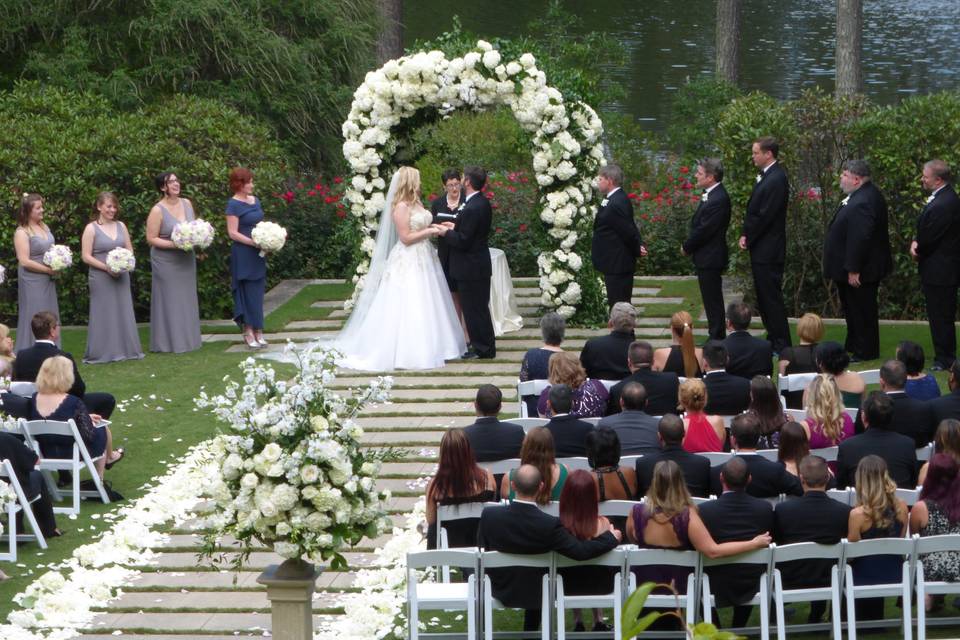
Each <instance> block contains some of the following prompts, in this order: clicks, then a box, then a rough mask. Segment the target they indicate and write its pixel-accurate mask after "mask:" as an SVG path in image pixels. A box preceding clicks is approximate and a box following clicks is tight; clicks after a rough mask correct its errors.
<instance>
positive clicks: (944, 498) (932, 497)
mask: <svg viewBox="0 0 960 640" xmlns="http://www.w3.org/2000/svg"><path fill="white" fill-rule="evenodd" d="M958 474H960V465H958V464H957V461H956V460H955V459H954V458H953V456H951V455H948V454H946V453H935V454H933V455H932V456H931V457H930V462H929V464H928V466H927V477H926V478H925V479H924V481H923V488H922V489H920V499H921V500H924V501H927V500H929V501H931V502H936V503H937V504H938V505H939V506H940V508H941V509H942V510H943V512H944V513H945V514H947V518H948V519H949V520H950V523H951V524H953V523H955V522H957V521H958V520H960V482H958Z"/></svg>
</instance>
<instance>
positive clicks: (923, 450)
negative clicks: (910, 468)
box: [917, 442, 933, 460]
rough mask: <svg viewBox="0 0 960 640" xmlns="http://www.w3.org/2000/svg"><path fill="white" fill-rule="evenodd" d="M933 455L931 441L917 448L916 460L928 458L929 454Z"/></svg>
mask: <svg viewBox="0 0 960 640" xmlns="http://www.w3.org/2000/svg"><path fill="white" fill-rule="evenodd" d="M932 455H933V443H932V442H931V443H930V444H928V445H927V446H925V447H920V448H919V449H917V460H929V459H930V456H932Z"/></svg>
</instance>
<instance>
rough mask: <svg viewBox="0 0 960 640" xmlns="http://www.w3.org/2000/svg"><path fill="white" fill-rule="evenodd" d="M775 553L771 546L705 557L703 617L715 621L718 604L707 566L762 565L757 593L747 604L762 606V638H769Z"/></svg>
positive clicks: (702, 561)
mask: <svg viewBox="0 0 960 640" xmlns="http://www.w3.org/2000/svg"><path fill="white" fill-rule="evenodd" d="M772 558H773V554H772V552H771V551H770V547H767V548H765V549H757V550H755V551H748V552H747V553H741V554H739V555H735V556H729V557H726V558H703V559H702V560H701V565H702V567H703V570H704V571H703V577H702V579H701V582H700V584H701V592H702V595H703V602H702V604H703V619H704V620H705V621H706V622H713V620H712V618H713V613H712V611H713V607H714V605H715V604H716V601H715V598H714V596H713V593H712V592H711V590H710V575H709V574H708V573H707V568H709V567H717V566H721V565H727V564H750V565H761V566H763V567H764V569H763V573H761V574H760V578H759V580H758V584H757V593H756V594H754V596H753V598H751V599H750V600H749V601H747V602H744V603H743V604H745V605H759V606H760V639H761V640H769V638H770V566H771V560H772Z"/></svg>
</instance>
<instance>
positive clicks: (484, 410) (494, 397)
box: [474, 384, 503, 417]
mask: <svg viewBox="0 0 960 640" xmlns="http://www.w3.org/2000/svg"><path fill="white" fill-rule="evenodd" d="M474 406H475V407H476V409H477V415H480V416H487V417H489V416H494V417H496V415H497V414H498V413H500V408H501V407H502V406H503V393H501V392H500V389H498V388H497V387H496V386H494V385H492V384H482V385H480V388H479V389H477V397H476V400H475V401H474Z"/></svg>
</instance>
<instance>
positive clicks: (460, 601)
mask: <svg viewBox="0 0 960 640" xmlns="http://www.w3.org/2000/svg"><path fill="white" fill-rule="evenodd" d="M433 566H440V567H441V568H442V570H443V572H444V573H449V570H450V567H459V568H461V569H470V570H471V571H472V572H473V573H472V574H471V575H470V576H469V577H468V578H467V581H466V582H464V583H459V582H458V583H449V584H442V583H438V582H419V580H418V575H417V569H425V568H427V567H433ZM479 569H480V554H479V552H478V551H477V549H448V550H437V551H418V552H414V553H408V554H407V620H410V621H412V623H411V624H409V625H408V626H409V628H410V640H417V638H418V637H419V634H420V630H419V625H418V624H417V621H418V620H419V617H420V611H421V610H423V611H436V610H443V611H466V613H467V639H468V640H476V637H477V622H476V615H477V595H478V594H477V575H478V574H479ZM425 635H432V634H425Z"/></svg>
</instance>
